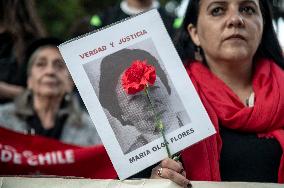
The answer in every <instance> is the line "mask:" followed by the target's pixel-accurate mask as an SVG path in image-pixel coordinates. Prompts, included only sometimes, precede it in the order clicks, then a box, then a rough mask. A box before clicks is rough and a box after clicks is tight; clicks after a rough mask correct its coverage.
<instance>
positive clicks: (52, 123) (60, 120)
mask: <svg viewBox="0 0 284 188" xmlns="http://www.w3.org/2000/svg"><path fill="white" fill-rule="evenodd" d="M60 43H61V41H60V40H58V39H56V38H44V39H40V40H38V41H36V42H34V43H33V44H32V45H31V46H30V48H29V51H28V56H29V59H28V70H27V72H28V80H27V85H28V89H27V90H26V91H25V92H24V93H23V94H22V95H21V96H19V97H18V98H17V99H16V100H15V102H14V103H11V104H7V105H4V106H2V107H1V108H0V124H1V126H4V127H6V128H8V129H12V130H15V131H18V132H22V133H31V134H37V135H42V136H46V137H50V138H54V139H58V140H61V141H63V142H66V143H70V144H76V145H93V144H98V143H101V141H100V138H99V136H98V134H97V131H96V129H95V127H94V125H93V124H92V121H91V120H90V118H89V116H88V115H87V114H86V113H85V112H83V111H82V110H81V109H80V107H79V105H78V103H77V100H76V98H74V97H73V96H72V93H71V92H72V90H73V82H72V79H71V77H70V74H69V72H68V69H67V67H66V65H65V63H64V61H63V59H62V57H61V55H60V53H59V50H58V48H57V45H59V44H60Z"/></svg>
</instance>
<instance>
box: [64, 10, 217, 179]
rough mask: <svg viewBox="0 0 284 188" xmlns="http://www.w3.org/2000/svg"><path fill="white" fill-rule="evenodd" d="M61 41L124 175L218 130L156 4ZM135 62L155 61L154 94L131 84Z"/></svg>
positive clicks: (151, 64) (120, 171)
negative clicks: (127, 82)
mask: <svg viewBox="0 0 284 188" xmlns="http://www.w3.org/2000/svg"><path fill="white" fill-rule="evenodd" d="M59 49H60V52H61V54H62V56H63V58H64V60H65V62H66V64H67V66H68V68H69V71H70V73H71V75H72V77H73V80H74V82H75V84H76V86H77V88H78V90H79V92H80V95H81V97H82V98H83V101H84V103H85V105H86V108H87V110H88V112H89V114H90V116H91V118H92V120H93V122H94V124H95V126H96V128H97V130H98V133H99V135H100V137H101V139H102V141H103V144H104V146H105V147H106V150H107V152H108V154H109V156H110V158H111V160H112V163H113V165H114V168H115V169H116V171H117V173H118V176H119V178H120V179H125V178H127V177H129V176H131V175H133V174H136V173H138V172H139V171H141V170H143V169H145V168H147V167H148V166H151V165H153V164H155V163H157V162H158V161H160V160H162V159H164V158H166V157H167V151H166V146H168V148H169V151H170V153H171V154H174V153H177V152H179V151H181V150H182V149H184V148H186V147H188V146H190V145H192V144H194V143H196V142H198V141H200V140H202V139H204V138H206V137H208V136H211V135H212V134H214V133H215V129H214V127H213V125H212V123H211V122H210V120H209V117H208V115H207V113H206V111H205V109H204V107H203V106H202V103H201V101H200V99H199V97H198V95H197V93H196V91H195V89H194V87H193V85H192V83H191V81H190V78H189V77H188V75H187V73H186V70H185V69H184V67H183V64H182V62H181V60H180V58H179V56H178V54H177V52H176V50H175V48H174V46H173V44H172V41H171V39H170V37H169V35H168V33H167V31H166V29H165V27H164V24H163V22H162V20H161V18H160V15H159V13H158V12H157V10H151V11H148V12H146V13H143V14H140V15H138V16H135V17H132V18H130V19H127V20H124V21H122V22H120V23H117V24H114V25H112V26H110V27H107V28H104V29H102V30H100V31H97V32H93V33H89V34H87V35H85V36H83V37H80V38H77V39H74V40H71V41H68V42H65V43H64V44H61V45H60V46H59ZM135 62H139V63H140V64H141V62H143V63H146V64H147V65H149V66H151V67H153V68H154V69H155V81H154V83H153V85H152V84H150V85H149V87H148V88H147V89H148V90H147V91H148V94H149V95H145V92H144V90H142V91H141V92H137V93H135V94H129V93H127V92H126V90H125V87H124V84H123V75H124V74H125V72H126V70H127V69H128V68H129V67H130V66H133V64H135ZM131 73H132V72H131ZM133 79H134V80H135V79H136V77H135V78H133ZM149 98H150V99H149ZM150 101H151V102H150ZM158 120H160V121H161V122H162V124H163V127H164V132H165V138H166V139H164V138H163V137H162V134H161V130H160V129H159V128H158V126H157V122H159V121H158Z"/></svg>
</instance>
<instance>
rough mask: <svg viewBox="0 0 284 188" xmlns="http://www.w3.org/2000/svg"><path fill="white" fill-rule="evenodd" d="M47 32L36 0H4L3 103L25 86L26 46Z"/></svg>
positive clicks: (0, 19) (0, 12) (0, 20)
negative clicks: (39, 15) (37, 8)
mask: <svg viewBox="0 0 284 188" xmlns="http://www.w3.org/2000/svg"><path fill="white" fill-rule="evenodd" d="M43 36H45V31H44V29H43V27H42V24H41V21H40V19H39V17H38V15H37V12H36V9H35V2H34V0H8V1H6V0H1V1H0V104H1V103H2V104H3V103H6V102H9V101H12V100H13V99H14V98H15V97H16V96H18V95H19V94H20V93H21V92H22V91H23V90H24V87H25V84H26V77H25V74H26V72H25V69H26V65H25V60H26V58H25V51H26V46H27V45H28V44H29V43H30V42H31V41H33V40H35V39H36V38H39V37H43Z"/></svg>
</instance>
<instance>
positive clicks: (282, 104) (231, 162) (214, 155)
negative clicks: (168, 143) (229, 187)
mask: <svg viewBox="0 0 284 188" xmlns="http://www.w3.org/2000/svg"><path fill="white" fill-rule="evenodd" d="M268 3H269V1H268V0H249V1H244V0H222V1H219V0H191V1H190V3H189V5H188V9H187V12H186V16H185V19H184V26H183V29H184V32H186V33H187V36H186V38H185V40H183V41H182V40H181V41H180V42H179V45H182V47H183V48H184V49H185V48H186V49H193V48H190V47H187V46H188V45H190V44H194V47H195V52H194V51H190V50H189V51H186V52H185V53H183V55H184V54H187V55H189V56H190V55H192V56H191V57H193V55H194V54H199V55H198V60H196V59H193V58H190V57H189V58H188V59H187V61H186V65H185V66H186V69H187V72H188V75H189V76H190V78H191V80H192V82H193V84H194V85H195V88H196V90H197V92H198V93H199V96H200V98H201V100H202V102H203V104H204V106H205V108H206V110H207V112H208V114H209V116H210V118H211V120H212V122H213V124H214V126H215V128H216V131H217V134H215V135H214V136H211V137H209V138H207V139H205V140H204V141H202V142H200V143H198V144H196V145H194V146H192V147H189V148H187V149H185V150H184V151H182V152H181V161H182V163H181V162H176V161H174V160H172V159H169V158H168V159H164V160H163V161H162V162H161V163H160V164H158V165H157V166H156V167H155V168H153V170H152V174H151V177H152V178H166V179H171V180H173V181H174V182H176V183H178V184H180V185H182V186H185V187H191V185H190V183H189V180H207V181H221V180H222V181H255V182H279V183H284V155H283V149H284V116H283V114H284V85H283V83H284V73H283V68H284V60H283V54H282V52H281V48H280V45H279V42H278V40H277V37H276V35H275V32H274V30H273V25H272V18H271V14H270V9H269V4H268ZM181 36H183V35H181ZM183 57H185V56H183Z"/></svg>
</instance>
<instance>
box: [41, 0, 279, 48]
mask: <svg viewBox="0 0 284 188" xmlns="http://www.w3.org/2000/svg"><path fill="white" fill-rule="evenodd" d="M187 1H188V0H160V1H159V2H160V3H161V5H162V6H165V7H166V8H167V10H168V11H170V12H173V13H178V16H181V14H182V13H180V12H183V10H181V9H183V8H181V9H179V10H181V11H179V12H176V11H175V8H177V7H178V6H179V5H180V4H181V2H187ZM119 2H120V1H119V0H48V1H43V0H36V5H37V8H38V13H39V15H40V16H41V18H42V20H43V22H44V26H45V29H46V30H47V32H48V34H50V35H52V36H57V37H60V38H62V39H66V38H67V37H68V31H69V29H70V27H71V25H72V23H74V22H76V21H77V20H79V19H81V18H82V17H84V16H92V15H94V14H97V13H99V12H101V11H103V10H104V9H105V8H107V7H109V6H113V5H115V4H116V3H119ZM271 2H272V4H273V13H274V17H275V27H276V31H277V33H278V36H279V37H280V42H281V43H282V45H283V46H284V19H283V18H284V0H271ZM281 17H282V18H281ZM279 18H281V19H279ZM281 37H283V39H282V38H281Z"/></svg>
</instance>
